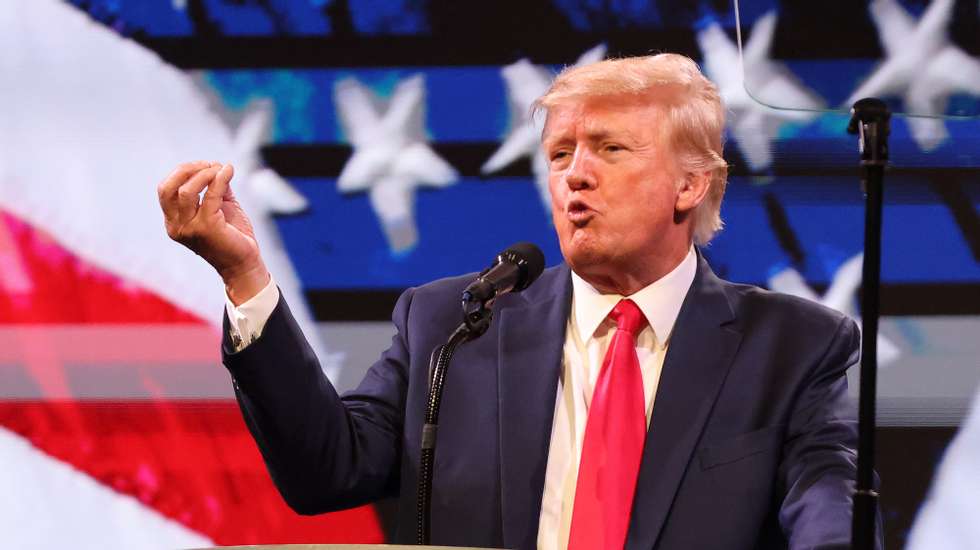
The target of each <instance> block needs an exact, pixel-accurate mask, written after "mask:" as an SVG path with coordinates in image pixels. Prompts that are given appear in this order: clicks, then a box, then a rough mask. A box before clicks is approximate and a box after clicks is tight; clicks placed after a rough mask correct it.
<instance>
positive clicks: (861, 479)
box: [847, 98, 891, 550]
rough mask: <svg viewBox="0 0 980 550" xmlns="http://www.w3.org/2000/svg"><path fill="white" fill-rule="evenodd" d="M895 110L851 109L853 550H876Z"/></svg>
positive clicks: (870, 105)
mask: <svg viewBox="0 0 980 550" xmlns="http://www.w3.org/2000/svg"><path fill="white" fill-rule="evenodd" d="M890 120H891V112H890V111H889V110H888V106H887V105H885V103H884V102H883V101H881V100H879V99H875V98H866V99H862V100H860V101H858V102H857V103H855V104H854V107H853V108H852V109H851V122H850V124H849V125H848V128H847V130H848V132H850V133H852V134H855V133H856V134H858V143H859V148H860V152H861V188H862V191H863V192H864V197H865V217H864V264H863V266H862V279H861V280H862V294H861V387H860V402H859V405H858V408H859V409H858V410H859V415H858V472H857V487H856V489H855V492H854V512H853V516H852V525H851V548H852V549H853V550H873V549H874V548H875V540H876V538H877V537H876V536H875V527H876V524H877V510H878V493H877V492H876V491H875V490H874V464H875V396H876V392H877V380H878V377H877V375H878V353H877V352H878V317H879V311H880V310H879V307H878V295H879V288H880V281H881V209H882V193H883V188H884V181H883V180H884V172H885V165H886V164H888V134H889V133H890V125H889V121H890Z"/></svg>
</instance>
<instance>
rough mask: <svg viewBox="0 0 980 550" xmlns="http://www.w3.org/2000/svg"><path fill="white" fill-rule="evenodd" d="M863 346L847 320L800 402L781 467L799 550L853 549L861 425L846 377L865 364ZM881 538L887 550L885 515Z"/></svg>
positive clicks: (784, 515) (788, 531)
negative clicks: (853, 507) (852, 533)
mask: <svg viewBox="0 0 980 550" xmlns="http://www.w3.org/2000/svg"><path fill="white" fill-rule="evenodd" d="M860 340H861V339H860V333H859V331H858V328H857V325H856V324H855V323H854V321H852V320H851V319H849V318H846V317H845V318H842V319H841V321H840V323H839V324H838V326H837V331H836V333H835V334H834V336H833V338H832V339H831V342H830V344H829V346H828V348H827V350H826V352H825V353H824V355H823V358H822V359H821V360H820V361H819V362H818V363H817V364H816V366H815V367H814V368H813V370H812V371H811V372H810V374H809V376H808V379H807V381H806V383H805V384H804V387H803V389H802V390H801V392H800V395H799V396H798V397H797V399H796V405H795V407H794V410H793V414H792V416H791V419H790V424H789V432H788V434H787V442H786V444H785V446H784V454H783V460H782V462H781V464H780V478H781V479H783V480H785V483H786V496H785V498H784V500H783V503H782V506H781V508H780V511H779V521H780V524H781V525H782V528H783V531H784V533H785V535H786V538H787V540H788V542H789V547H790V548H793V549H817V548H823V549H830V548H849V547H850V540H851V513H852V500H853V493H854V487H855V479H856V477H857V452H856V449H857V439H858V425H857V420H856V412H857V407H856V403H855V402H854V400H853V399H851V398H850V397H849V396H848V395H847V376H846V373H847V369H849V368H850V367H852V366H854V365H856V364H858V362H859V360H860V343H861V341H860ZM877 537H878V540H877V547H878V548H881V547H882V546H883V543H882V540H883V536H882V528H881V518H880V515H879V517H878V526H877Z"/></svg>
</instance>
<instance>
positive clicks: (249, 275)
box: [221, 262, 271, 307]
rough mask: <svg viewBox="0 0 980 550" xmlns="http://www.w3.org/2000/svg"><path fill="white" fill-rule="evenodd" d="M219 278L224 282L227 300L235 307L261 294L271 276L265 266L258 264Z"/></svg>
mask: <svg viewBox="0 0 980 550" xmlns="http://www.w3.org/2000/svg"><path fill="white" fill-rule="evenodd" d="M221 278H222V279H223V280H224V283H225V292H226V293H227V294H228V299H229V300H231V303H233V304H235V306H236V307H237V306H240V305H242V304H244V303H245V302H247V301H248V300H250V299H252V298H253V297H254V296H255V295H256V294H258V293H259V292H261V291H262V289H263V288H265V286H266V285H267V284H269V279H270V278H271V276H270V275H269V270H268V269H266V267H265V264H263V263H261V262H260V263H259V264H257V265H254V266H250V267H247V268H245V269H242V270H239V271H236V272H233V273H228V274H222V276H221Z"/></svg>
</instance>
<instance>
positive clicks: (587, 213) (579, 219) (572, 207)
mask: <svg viewBox="0 0 980 550" xmlns="http://www.w3.org/2000/svg"><path fill="white" fill-rule="evenodd" d="M566 215H567V216H568V220H569V221H570V222H572V224H573V225H575V226H576V227H583V226H584V225H585V224H587V223H589V220H591V219H592V216H594V215H595V210H593V209H592V208H590V207H589V205H587V204H585V202H583V201H580V200H573V201H571V202H570V203H568V207H567V208H566Z"/></svg>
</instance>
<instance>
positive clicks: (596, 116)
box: [541, 96, 664, 143]
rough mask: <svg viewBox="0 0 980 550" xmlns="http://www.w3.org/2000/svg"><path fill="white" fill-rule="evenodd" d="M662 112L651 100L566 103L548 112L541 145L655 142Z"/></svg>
mask: <svg viewBox="0 0 980 550" xmlns="http://www.w3.org/2000/svg"><path fill="white" fill-rule="evenodd" d="M663 121H664V117H663V109H662V107H661V105H660V104H659V103H658V102H657V101H654V100H652V98H643V97H635V96H601V97H590V98H583V99H569V100H567V101H565V102H562V103H561V104H558V105H554V106H552V107H551V108H549V109H548V112H547V118H546V119H545V124H544V130H543V131H542V134H541V141H542V143H548V142H551V141H555V140H569V139H578V138H582V137H584V138H587V139H588V138H596V137H602V136H608V135H612V136H621V137H627V138H633V139H637V140H640V139H643V140H649V139H656V138H659V137H660V135H661V129H662V128H663V126H664V124H663Z"/></svg>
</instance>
